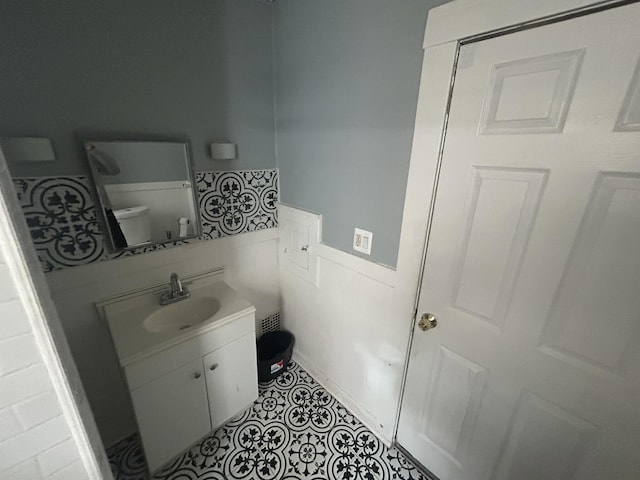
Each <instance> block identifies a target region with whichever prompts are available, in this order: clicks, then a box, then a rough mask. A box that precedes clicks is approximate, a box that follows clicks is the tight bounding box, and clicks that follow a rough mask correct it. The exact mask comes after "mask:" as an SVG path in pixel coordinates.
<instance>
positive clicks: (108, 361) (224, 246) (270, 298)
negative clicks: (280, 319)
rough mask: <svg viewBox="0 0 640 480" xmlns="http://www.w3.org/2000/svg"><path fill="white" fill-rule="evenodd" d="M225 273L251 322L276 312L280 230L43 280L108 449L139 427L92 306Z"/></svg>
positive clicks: (72, 270) (92, 266)
mask: <svg viewBox="0 0 640 480" xmlns="http://www.w3.org/2000/svg"><path fill="white" fill-rule="evenodd" d="M217 267H223V268H224V270H225V273H224V279H225V281H226V282H227V283H228V284H229V285H231V286H232V287H233V288H234V289H236V290H237V291H238V292H239V293H240V294H241V295H243V296H244V297H245V298H247V299H248V300H249V301H250V302H251V303H252V304H253V305H255V307H256V319H258V320H259V319H262V318H264V317H267V316H268V315H271V314H273V313H275V312H278V311H279V310H280V308H279V304H280V289H279V285H278V250H277V230H276V229H268V230H260V231H257V232H251V233H245V234H241V235H234V236H229V237H224V238H220V239H216V240H210V241H206V242H195V243H193V244H189V245H186V246H182V247H179V248H170V249H166V250H160V251H156V252H152V253H147V254H145V255H135V256H131V257H125V258H121V259H117V260H113V261H110V262H97V263H92V264H88V265H82V266H78V267H74V268H69V269H65V270H59V271H56V272H52V273H49V274H47V276H46V278H47V281H48V283H49V286H50V289H51V291H52V296H53V299H54V302H55V304H56V307H57V309H58V311H59V313H60V317H61V319H62V322H63V325H64V330H65V333H66V335H67V337H68V339H69V344H70V346H71V349H72V352H73V355H74V359H75V361H76V364H77V366H78V370H79V371H80V375H81V378H82V382H83V385H84V387H85V390H86V392H87V396H88V397H89V401H90V403H91V407H92V409H93V412H94V414H95V416H96V421H97V423H98V427H99V429H100V433H101V435H102V437H103V441H104V443H105V445H107V446H109V445H112V444H113V443H115V442H116V441H118V440H120V439H122V438H123V437H125V436H127V435H128V434H130V433H132V432H133V431H134V430H135V428H136V426H135V420H134V417H133V412H132V410H131V402H130V400H129V396H128V394H127V392H126V389H125V385H124V383H123V378H122V375H121V373H120V369H119V366H118V360H117V357H116V354H115V350H114V348H113V345H112V342H111V338H110V336H109V330H108V328H107V325H106V324H105V323H104V322H102V321H100V319H99V317H98V314H97V310H96V308H95V305H94V302H95V301H96V300H100V299H103V298H106V297H109V296H112V295H116V294H118V293H123V292H126V291H130V290H134V289H137V288H143V287H147V286H150V285H155V284H159V283H165V282H166V283H168V282H169V275H170V274H171V272H177V273H178V274H179V275H181V276H186V275H190V274H195V273H199V272H202V271H205V270H209V269H212V268H217Z"/></svg>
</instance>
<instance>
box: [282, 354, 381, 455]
mask: <svg viewBox="0 0 640 480" xmlns="http://www.w3.org/2000/svg"><path fill="white" fill-rule="evenodd" d="M292 358H293V360H294V361H295V362H296V363H297V364H298V365H300V367H302V368H303V369H304V370H305V371H306V372H307V373H308V374H309V375H311V376H312V377H313V379H314V380H315V381H316V382H318V383H319V384H320V385H322V387H323V388H324V389H325V390H326V391H327V392H329V393H330V394H331V395H333V396H334V397H335V399H336V400H338V402H340V403H341V404H342V405H343V406H344V407H346V408H347V410H349V411H350V412H351V413H352V414H353V416H354V417H356V418H357V419H358V420H359V421H360V422H361V423H362V424H363V425H364V426H365V427H367V428H368V429H369V430H370V431H371V433H373V434H374V435H375V436H376V437H377V438H378V439H379V440H380V441H381V442H382V443H384V444H385V445H386V446H387V447H390V446H391V443H392V441H391V439H389V438H386V437H384V436H383V435H381V433H380V428H379V427H377V425H376V420H375V417H374V416H373V415H371V414H370V413H369V412H367V411H366V410H365V409H363V408H362V407H361V406H360V404H359V403H358V402H356V401H355V400H353V399H352V398H351V396H350V395H349V394H348V393H346V392H345V391H344V390H342V389H341V388H340V387H339V386H338V385H336V384H335V383H334V382H332V381H331V380H330V379H329V378H327V377H326V376H324V375H323V374H322V373H320V371H318V370H317V369H316V368H315V367H313V364H312V362H311V361H310V360H309V359H308V358H307V357H306V355H304V354H302V353H300V352H299V351H298V350H297V349H295V348H294V349H293V356H292Z"/></svg>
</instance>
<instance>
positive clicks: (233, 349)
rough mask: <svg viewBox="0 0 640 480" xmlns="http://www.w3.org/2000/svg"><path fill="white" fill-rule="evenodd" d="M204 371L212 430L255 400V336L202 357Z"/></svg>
mask: <svg viewBox="0 0 640 480" xmlns="http://www.w3.org/2000/svg"><path fill="white" fill-rule="evenodd" d="M204 368H205V372H206V376H207V391H208V393H209V407H210V412H211V425H212V428H214V429H215V428H217V427H219V426H220V425H222V424H223V423H224V422H226V421H227V420H229V419H230V418H231V417H233V416H234V415H235V414H236V413H238V412H240V411H241V410H242V409H244V408H246V407H248V406H249V405H251V403H252V402H253V401H254V400H255V399H256V398H258V374H257V366H256V338H255V335H254V334H253V333H251V334H249V335H245V336H244V337H242V338H241V339H239V340H236V341H235V342H233V343H230V344H229V345H226V346H224V347H222V348H220V349H218V350H216V351H214V352H212V353H210V354H209V355H207V356H206V357H204Z"/></svg>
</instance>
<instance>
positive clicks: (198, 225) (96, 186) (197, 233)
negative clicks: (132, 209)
mask: <svg viewBox="0 0 640 480" xmlns="http://www.w3.org/2000/svg"><path fill="white" fill-rule="evenodd" d="M97 142H99V143H117V142H127V143H134V142H145V143H180V144H183V145H184V146H185V153H186V156H187V158H186V167H187V171H188V176H187V181H190V182H191V199H192V201H193V206H194V211H195V221H194V224H193V233H192V234H190V235H187V236H186V237H179V238H175V239H168V240H163V241H158V242H154V241H151V242H149V243H148V244H146V245H138V246H132V247H129V246H127V247H126V248H116V246H115V245H116V244H115V240H114V238H113V232H112V231H111V229H110V228H109V221H108V219H107V216H106V213H105V207H104V206H105V202H104V199H103V194H102V193H101V192H104V185H105V184H104V183H102V181H101V180H100V177H99V175H100V174H99V173H98V172H97V170H96V168H95V166H94V164H93V162H92V161H91V159H90V158H89V155H88V153H87V152H88V149H87V146H88V145H89V144H92V143H97ZM82 150H83V152H84V158H85V161H86V163H87V165H88V168H89V173H90V175H88V177H89V179H90V180H91V188H92V190H93V192H92V193H93V195H94V203H95V208H96V210H100V211H99V212H97V218H98V221H99V223H100V229H101V230H102V234H103V236H104V237H106V238H107V242H105V243H106V244H107V247H108V250H109V252H110V253H123V252H132V251H136V250H141V249H145V248H149V247H156V246H158V245H166V244H170V243H178V242H180V241H183V240H189V239H200V237H201V236H202V215H201V214H200V204H199V202H198V192H197V186H196V171H195V167H194V164H193V156H192V155H191V151H192V148H191V142H190V141H189V140H188V139H185V138H162V139H158V138H149V139H145V138H135V139H133V138H126V137H125V138H103V139H100V138H99V137H97V136H95V137H91V139H88V138H85V139H83V140H82ZM100 187H102V188H100ZM104 194H105V195H106V192H104ZM107 204H108V203H107Z"/></svg>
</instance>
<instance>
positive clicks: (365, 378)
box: [280, 244, 410, 443]
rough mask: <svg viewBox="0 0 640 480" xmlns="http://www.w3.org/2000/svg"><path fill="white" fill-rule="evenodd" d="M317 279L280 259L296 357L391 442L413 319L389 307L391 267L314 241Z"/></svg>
mask: <svg viewBox="0 0 640 480" xmlns="http://www.w3.org/2000/svg"><path fill="white" fill-rule="evenodd" d="M310 261H317V268H318V271H317V286H316V285H314V284H312V283H309V282H305V281H300V278H299V277H298V276H297V275H296V274H295V273H292V272H291V271H290V269H288V268H286V267H285V266H283V265H281V266H280V288H281V293H282V322H283V326H284V327H285V328H286V329H288V330H290V331H291V332H292V333H293V334H294V335H295V337H296V346H295V350H294V352H295V353H294V358H295V359H296V360H297V361H298V362H299V363H300V365H301V366H302V367H303V368H305V369H307V370H308V371H309V372H310V373H311V374H312V375H313V376H314V378H316V379H317V380H318V381H319V382H320V383H322V384H323V385H324V386H325V387H326V388H327V389H328V390H329V391H330V392H331V393H332V394H333V395H335V396H336V398H337V399H338V400H339V401H340V402H342V403H343V404H344V405H345V406H347V407H348V408H349V409H350V410H351V411H352V412H353V413H354V414H355V415H356V416H357V417H358V418H359V419H360V420H361V421H362V422H363V423H365V424H366V425H367V426H368V427H369V428H370V429H371V430H372V431H374V432H375V433H376V434H377V435H378V436H379V437H380V438H381V439H382V440H383V441H385V442H386V443H390V441H391V439H392V436H393V429H394V422H395V415H396V411H397V406H398V400H399V396H400V385H401V380H402V371H403V362H404V359H405V352H406V347H407V340H408V334H409V325H410V322H409V320H410V319H408V318H404V319H402V318H399V316H398V315H394V312H393V311H392V305H393V303H392V300H393V295H394V281H395V271H394V270H391V269H389V268H386V267H383V266H380V265H377V264H374V263H372V262H369V261H367V260H364V259H360V258H358V257H355V256H353V255H349V254H347V253H345V252H341V251H339V250H336V249H333V248H331V247H328V246H327V245H323V244H319V245H318V246H317V248H316V249H315V250H314V252H312V257H311V259H310Z"/></svg>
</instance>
